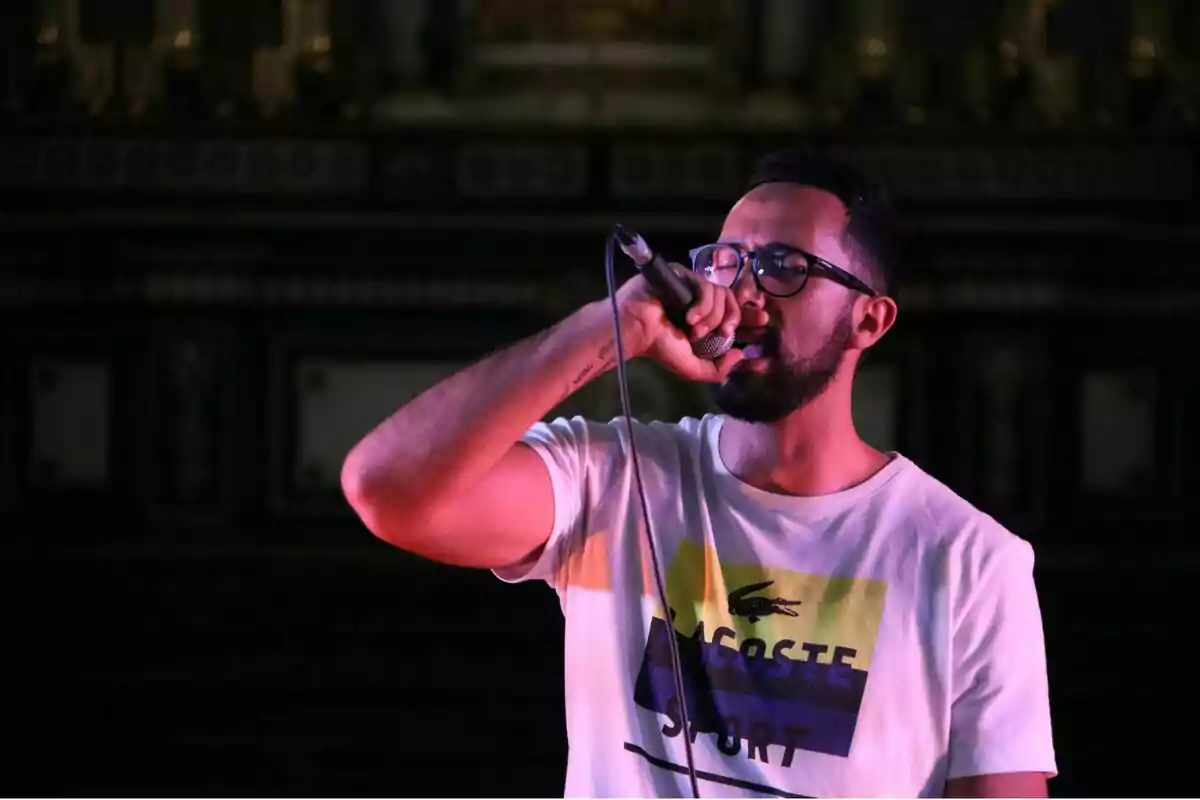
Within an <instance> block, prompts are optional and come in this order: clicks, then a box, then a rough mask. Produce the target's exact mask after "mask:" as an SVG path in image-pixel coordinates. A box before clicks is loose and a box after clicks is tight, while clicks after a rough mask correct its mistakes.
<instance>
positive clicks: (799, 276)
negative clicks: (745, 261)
mask: <svg viewBox="0 0 1200 800" xmlns="http://www.w3.org/2000/svg"><path fill="white" fill-rule="evenodd" d="M741 260H742V252H741V251H740V250H738V249H737V248H736V247H733V246H731V245H709V246H707V247H702V248H700V249H699V251H697V253H696V256H695V259H694V260H693V262H692V268H693V269H694V270H695V271H696V272H698V273H699V274H701V275H703V276H704V277H705V278H706V279H707V280H710V281H712V282H713V283H716V284H720V285H721V286H732V285H733V282H734V281H735V280H736V279H737V276H738V266H739V265H740V264H741ZM750 263H751V266H757V268H758V270H757V271H758V280H759V283H760V284H761V285H762V288H763V290H764V291H766V292H769V293H770V294H782V295H788V294H792V293H793V292H796V291H798V290H799V289H800V287H801V286H803V285H804V280H805V278H806V277H807V276H808V267H809V264H808V258H807V257H806V256H805V255H804V254H803V253H797V252H796V251H794V250H767V251H765V252H762V253H758V254H757V258H756V259H755V258H754V257H752V259H751V262H750Z"/></svg>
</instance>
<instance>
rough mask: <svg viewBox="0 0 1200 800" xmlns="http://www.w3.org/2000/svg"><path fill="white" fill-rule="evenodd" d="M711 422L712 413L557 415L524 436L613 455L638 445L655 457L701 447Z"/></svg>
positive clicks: (537, 441)
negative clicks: (672, 417) (666, 417)
mask: <svg viewBox="0 0 1200 800" xmlns="http://www.w3.org/2000/svg"><path fill="white" fill-rule="evenodd" d="M711 424H712V417H710V416H705V417H703V418H701V419H696V418H694V417H684V418H683V419H680V420H678V421H676V422H663V421H651V422H642V421H640V420H638V419H636V418H634V419H630V418H627V417H624V416H620V417H613V418H612V419H610V420H608V421H607V422H600V421H597V420H591V419H587V418H585V417H580V416H575V417H556V418H554V419H551V420H546V421H542V422H538V423H535V424H534V425H533V426H532V427H530V429H529V430H528V431H527V432H526V433H525V436H524V437H522V440H523V441H525V442H526V443H528V444H541V445H546V446H554V445H558V446H569V445H574V446H581V447H587V448H597V449H602V450H609V451H611V454H613V455H617V454H626V453H628V452H629V451H630V450H631V449H633V448H635V447H636V449H637V450H638V455H639V456H644V457H653V456H656V455H664V454H667V453H671V452H678V451H680V450H689V449H695V448H698V447H699V446H700V444H701V443H702V442H703V441H704V438H705V436H706V435H707V429H708V426H709V425H711ZM631 437H632V438H631Z"/></svg>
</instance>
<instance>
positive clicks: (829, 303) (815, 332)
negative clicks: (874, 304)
mask: <svg viewBox="0 0 1200 800" xmlns="http://www.w3.org/2000/svg"><path fill="white" fill-rule="evenodd" d="M845 227H846V212H845V207H844V206H843V205H842V203H841V201H839V200H838V199H837V198H836V197H834V196H833V195H832V194H829V193H828V192H825V191H822V190H820V189H813V188H809V187H802V186H796V185H794V184H783V183H778V184H765V185H762V186H759V187H756V188H755V189H753V190H751V191H750V192H749V193H748V194H746V196H745V197H743V198H742V199H741V200H739V201H738V203H737V204H736V205H735V206H734V207H733V209H732V210H731V211H730V212H729V215H728V216H727V217H726V219H725V225H724V227H723V228H722V229H721V238H720V241H721V242H728V243H732V244H738V245H740V246H741V247H742V248H744V249H746V250H759V249H760V248H762V247H763V246H765V245H769V244H787V245H791V246H793V247H798V248H800V249H802V250H805V251H807V252H809V253H812V254H814V255H817V256H820V257H821V258H824V259H825V260H827V261H829V262H831V263H833V264H836V265H838V266H840V267H842V268H844V269H847V270H849V271H851V272H854V273H855V274H858V270H857V269H856V268H855V267H854V264H853V259H852V258H851V254H850V253H849V252H848V251H847V248H846V246H845V244H844V243H843V242H842V233H843V231H844V230H845ZM859 277H862V276H861V275H860V276H859ZM733 291H734V294H735V295H736V297H737V299H738V303H739V304H740V306H741V309H742V321H741V326H740V327H739V329H738V332H737V335H736V336H737V339H738V342H739V345H743V344H745V343H752V344H749V346H748V347H746V358H745V359H744V360H743V361H742V362H740V363H739V364H738V365H737V366H736V367H735V368H734V370H733V372H732V373H730V375H729V377H728V378H727V379H726V380H725V382H724V383H722V384H720V385H719V386H717V387H716V388H715V389H714V392H715V398H714V399H715V400H716V403H717V406H718V408H720V409H721V411H723V412H724V413H726V414H728V415H730V416H731V417H735V418H737V419H743V420H747V421H750V422H775V421H778V420H780V419H783V418H784V417H786V416H787V415H788V414H790V413H792V412H793V411H795V410H797V409H799V408H802V407H803V406H805V405H806V404H808V403H809V402H811V401H812V400H813V399H814V398H816V397H818V396H820V395H821V393H822V392H824V391H825V389H826V387H827V386H828V385H829V382H830V381H831V380H832V378H833V377H834V375H835V374H836V373H837V371H838V368H839V367H840V366H841V363H842V361H843V359H844V357H845V354H846V349H847V342H848V341H849V338H850V335H851V331H852V326H853V313H852V312H853V303H854V300H855V297H856V296H857V295H856V293H855V292H854V291H853V290H851V289H847V288H846V287H844V286H841V285H839V284H837V283H834V282H833V281H830V280H825V279H823V278H820V277H815V276H814V277H811V278H810V279H809V280H808V282H807V283H806V284H805V286H804V289H803V290H801V291H800V292H799V293H798V294H795V295H793V296H791V297H774V296H772V295H768V294H765V293H763V292H761V291H760V290H759V289H758V287H757V286H756V285H755V283H754V277H753V276H752V275H751V274H750V269H749V267H748V266H747V268H746V269H744V270H743V271H742V274H741V275H740V276H739V278H738V282H737V284H735V285H734V287H733Z"/></svg>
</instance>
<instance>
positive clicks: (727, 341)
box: [692, 333, 733, 360]
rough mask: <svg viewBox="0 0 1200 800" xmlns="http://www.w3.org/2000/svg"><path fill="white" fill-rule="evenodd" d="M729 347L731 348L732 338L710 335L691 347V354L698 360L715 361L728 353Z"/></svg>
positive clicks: (717, 334)
mask: <svg viewBox="0 0 1200 800" xmlns="http://www.w3.org/2000/svg"><path fill="white" fill-rule="evenodd" d="M731 347H733V337H731V336H722V335H721V334H719V333H710V334H709V335H708V336H705V337H704V338H703V339H701V340H700V341H698V342H696V343H695V344H693V345H692V352H693V353H695V354H696V355H697V356H699V357H700V358H707V359H709V360H715V359H717V358H720V357H721V356H723V355H725V354H726V353H727V352H729V348H731Z"/></svg>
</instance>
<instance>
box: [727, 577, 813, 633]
mask: <svg viewBox="0 0 1200 800" xmlns="http://www.w3.org/2000/svg"><path fill="white" fill-rule="evenodd" d="M774 582H775V581H763V582H762V583H752V584H750V585H749V586H743V587H742V588H741V589H735V590H734V591H732V592H730V593H729V613H730V614H733V615H734V616H735V617H746V618H747V619H749V620H750V622H751V623H755V622H758V620H759V618H760V617H767V616H770V615H771V614H786V615H787V616H789V617H796V616H799V615H798V614H797V613H796V612H795V611H793V610H792V609H791V608H788V606H798V605H800V603H801V602H802V601H801V600H785V599H784V598H782V597H747V596H746V595H749V594H753V593H754V592H757V591H759V590H760V589H765V588H767V587H768V586H770V585H771V584H772V583H774Z"/></svg>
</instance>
